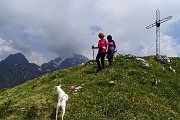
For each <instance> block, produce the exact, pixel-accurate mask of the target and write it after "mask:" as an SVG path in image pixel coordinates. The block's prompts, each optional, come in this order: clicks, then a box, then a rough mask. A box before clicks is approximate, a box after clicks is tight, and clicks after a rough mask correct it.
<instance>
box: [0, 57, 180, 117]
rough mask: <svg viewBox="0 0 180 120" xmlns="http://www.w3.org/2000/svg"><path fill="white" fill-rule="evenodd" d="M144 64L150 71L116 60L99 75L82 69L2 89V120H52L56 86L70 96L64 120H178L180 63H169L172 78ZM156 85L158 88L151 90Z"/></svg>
mask: <svg viewBox="0 0 180 120" xmlns="http://www.w3.org/2000/svg"><path fill="white" fill-rule="evenodd" d="M143 58H144V59H145V60H146V61H147V62H148V63H150V65H151V67H150V68H149V69H143V68H141V67H140V63H141V62H140V61H137V60H136V59H135V58H134V57H129V55H126V56H118V57H116V58H115V62H114V64H113V66H111V67H109V68H106V69H104V70H102V71H100V72H98V73H97V72H96V67H97V66H96V65H81V66H77V67H73V68H68V69H65V70H62V71H56V72H54V73H52V74H46V75H44V76H42V77H39V78H36V79H34V80H31V81H28V82H26V83H24V84H22V85H20V86H17V87H15V88H11V89H5V90H3V91H1V92H0V120H4V119H5V120H6V119H7V120H14V119H18V120H23V119H24V120H33V119H34V120H35V119H38V120H39V119H40V120H49V119H55V109H56V104H57V93H56V91H54V89H53V88H54V86H55V85H57V84H59V83H61V84H62V89H63V90H64V91H65V92H66V93H67V94H68V95H69V100H68V101H67V109H66V114H65V117H64V119H65V120H121V119H122V120H127V119H138V120H140V119H162V120H163V119H179V118H180V102H179V101H180V59H179V58H172V62H171V63H170V65H171V66H172V68H174V69H175V70H176V73H173V72H172V71H171V70H170V69H169V65H167V64H160V63H158V62H157V61H156V60H155V58H154V57H153V56H147V57H143ZM163 68H164V69H163ZM154 80H158V81H159V82H160V83H159V84H158V85H157V86H152V82H153V81H154ZM110 81H115V84H110V83H109V82H110ZM81 84H84V86H83V89H82V90H81V91H79V92H78V94H74V93H72V92H71V90H70V87H71V86H78V85H81ZM60 113H61V111H60ZM60 117H61V114H59V119H60Z"/></svg>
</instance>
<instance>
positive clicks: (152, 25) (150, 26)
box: [146, 23, 156, 29]
mask: <svg viewBox="0 0 180 120" xmlns="http://www.w3.org/2000/svg"><path fill="white" fill-rule="evenodd" d="M154 26H156V23H153V24H151V25H148V26H147V27H146V29H149V28H152V27H154Z"/></svg>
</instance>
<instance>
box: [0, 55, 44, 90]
mask: <svg viewBox="0 0 180 120" xmlns="http://www.w3.org/2000/svg"><path fill="white" fill-rule="evenodd" d="M39 68H40V67H39V66H38V65H36V64H34V63H29V62H28V60H27V59H26V58H25V56H24V55H23V54H21V53H17V54H11V55H9V56H8V57H7V58H6V59H5V60H3V61H1V62H0V82H1V84H0V89H2V88H9V87H13V86H16V85H19V84H21V83H24V82H26V81H27V80H30V79H33V78H36V77H38V76H41V75H42V72H41V71H39V70H38V69H39Z"/></svg>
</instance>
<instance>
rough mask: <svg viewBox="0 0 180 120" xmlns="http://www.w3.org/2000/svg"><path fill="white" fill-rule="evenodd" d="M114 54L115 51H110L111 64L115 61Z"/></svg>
mask: <svg viewBox="0 0 180 120" xmlns="http://www.w3.org/2000/svg"><path fill="white" fill-rule="evenodd" d="M113 56H114V51H111V52H110V65H112V63H113Z"/></svg>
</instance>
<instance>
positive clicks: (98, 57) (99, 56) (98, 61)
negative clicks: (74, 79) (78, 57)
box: [96, 52, 101, 69]
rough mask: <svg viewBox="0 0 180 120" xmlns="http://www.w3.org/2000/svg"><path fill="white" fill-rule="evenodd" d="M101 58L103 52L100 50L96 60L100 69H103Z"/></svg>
mask: <svg viewBox="0 0 180 120" xmlns="http://www.w3.org/2000/svg"><path fill="white" fill-rule="evenodd" d="M100 58H101V53H100V52H98V54H97V56H96V62H97V65H98V69H101V64H100V60H99V59H100Z"/></svg>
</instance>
